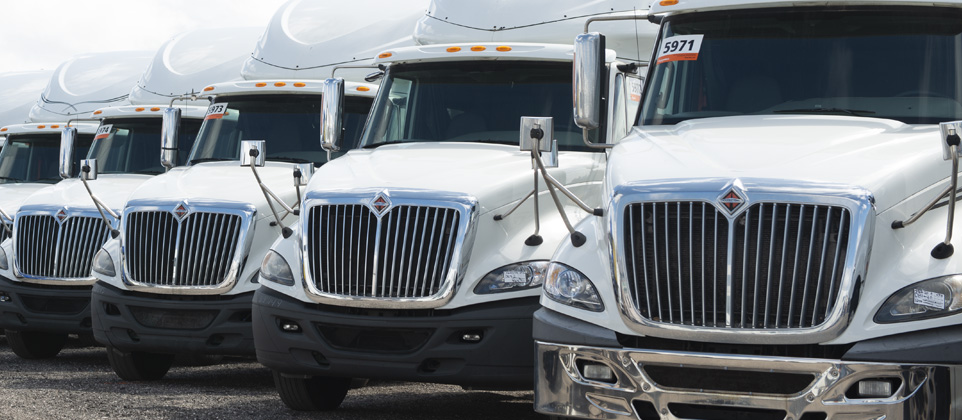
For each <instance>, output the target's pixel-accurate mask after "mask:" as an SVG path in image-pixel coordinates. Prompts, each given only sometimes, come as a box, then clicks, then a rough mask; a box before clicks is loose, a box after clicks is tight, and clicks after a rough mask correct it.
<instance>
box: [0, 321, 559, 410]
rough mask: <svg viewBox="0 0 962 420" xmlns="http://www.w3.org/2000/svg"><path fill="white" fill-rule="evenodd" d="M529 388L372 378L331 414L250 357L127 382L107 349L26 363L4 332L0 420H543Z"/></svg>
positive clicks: (73, 346) (72, 348)
mask: <svg viewBox="0 0 962 420" xmlns="http://www.w3.org/2000/svg"><path fill="white" fill-rule="evenodd" d="M532 398H533V394H532V393H531V392H529V391H528V392H477V391H464V390H462V389H461V388H460V387H456V386H450V385H435V384H416V383H407V382H371V383H370V384H369V385H368V386H366V387H364V388H360V389H355V390H352V391H351V392H349V393H348V395H347V398H346V399H345V400H344V403H343V404H342V405H341V408H340V409H338V410H337V411H333V412H316V413H306V412H297V411H293V410H290V409H288V408H287V407H286V406H285V405H284V403H282V402H281V400H280V398H279V397H278V396H277V393H276V392H275V391H274V382H273V379H272V377H271V374H270V371H268V370H267V368H264V367H263V366H261V365H260V364H258V363H257V362H256V361H254V360H253V359H249V360H248V359H225V360H224V361H223V362H222V363H220V364H217V365H213V366H177V365H175V366H174V367H173V368H172V369H171V370H170V372H169V373H168V374H167V376H166V377H165V378H164V379H163V380H160V381H156V382H126V381H123V380H121V379H120V378H118V377H117V376H116V375H115V374H114V372H113V370H112V369H111V368H110V363H108V362H107V355H106V353H105V352H104V349H103V348H102V347H80V346H79V345H78V343H76V342H75V341H71V343H70V344H68V348H66V349H64V351H63V352H61V353H60V355H59V356H57V357H56V358H54V359H49V360H23V359H20V358H19V357H17V356H16V355H15V354H13V352H12V351H11V350H10V346H9V345H8V344H7V340H6V337H4V336H0V419H17V420H19V419H71V420H80V419H228V420H243V419H264V418H274V419H277V418H295V419H307V418H323V419H412V420H414V419H419V420H420V419H439V420H440V419H545V418H546V417H543V416H539V415H537V414H535V413H534V412H533V410H532V408H531V406H532Z"/></svg>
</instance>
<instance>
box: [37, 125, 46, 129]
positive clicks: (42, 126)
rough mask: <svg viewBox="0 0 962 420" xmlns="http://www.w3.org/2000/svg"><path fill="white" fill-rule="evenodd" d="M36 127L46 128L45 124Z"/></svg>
mask: <svg viewBox="0 0 962 420" xmlns="http://www.w3.org/2000/svg"><path fill="white" fill-rule="evenodd" d="M37 128H47V126H45V125H38V126H37Z"/></svg>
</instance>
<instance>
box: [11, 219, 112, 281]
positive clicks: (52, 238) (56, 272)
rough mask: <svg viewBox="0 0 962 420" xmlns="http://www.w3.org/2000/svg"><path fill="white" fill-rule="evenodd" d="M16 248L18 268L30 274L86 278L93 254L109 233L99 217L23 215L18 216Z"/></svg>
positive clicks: (29, 275) (33, 276) (26, 274)
mask: <svg viewBox="0 0 962 420" xmlns="http://www.w3.org/2000/svg"><path fill="white" fill-rule="evenodd" d="M14 228H15V229H16V243H15V244H14V246H15V251H16V254H17V267H18V268H19V269H20V272H21V273H22V274H23V275H25V276H27V277H32V278H42V279H87V278H90V265H91V264H92V263H93V258H94V255H95V254H96V253H97V251H98V250H100V247H101V246H103V244H104V242H106V241H107V239H108V237H109V235H110V228H109V227H108V226H107V225H106V224H104V222H103V220H101V219H100V218H98V217H76V216H75V217H69V218H67V219H66V220H64V222H63V223H62V224H61V223H57V219H56V218H54V216H51V215H23V216H20V217H19V218H18V220H17V223H16V225H15V227H14Z"/></svg>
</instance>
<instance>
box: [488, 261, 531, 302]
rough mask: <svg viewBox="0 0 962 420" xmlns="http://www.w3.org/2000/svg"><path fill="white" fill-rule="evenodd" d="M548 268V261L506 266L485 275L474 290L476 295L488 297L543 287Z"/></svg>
mask: <svg viewBox="0 0 962 420" xmlns="http://www.w3.org/2000/svg"><path fill="white" fill-rule="evenodd" d="M547 267H548V262H547V261H528V262H523V263H517V264H511V265H506V266H504V267H501V268H499V269H497V270H494V271H492V272H490V273H488V274H487V275H485V276H484V278H482V279H481V282H480V283H478V285H477V286H476V287H475V288H474V293H476V294H479V295H486V294H490V293H501V292H514V291H518V290H526V289H533V288H535V287H541V284H542V283H544V270H545V268H547Z"/></svg>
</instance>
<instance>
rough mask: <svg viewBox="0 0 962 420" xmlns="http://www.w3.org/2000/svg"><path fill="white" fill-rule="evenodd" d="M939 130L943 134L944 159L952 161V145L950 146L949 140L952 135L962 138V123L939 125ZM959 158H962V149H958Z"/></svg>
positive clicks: (954, 122)
mask: <svg viewBox="0 0 962 420" xmlns="http://www.w3.org/2000/svg"><path fill="white" fill-rule="evenodd" d="M939 129H940V130H941V132H942V140H943V141H942V159H943V160H952V151H951V149H952V145H951V144H949V143H950V142H949V141H946V139H949V138H950V137H951V136H952V135H956V136H962V121H952V122H944V123H939ZM956 150H957V153H958V155H959V157H962V147H956Z"/></svg>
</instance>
